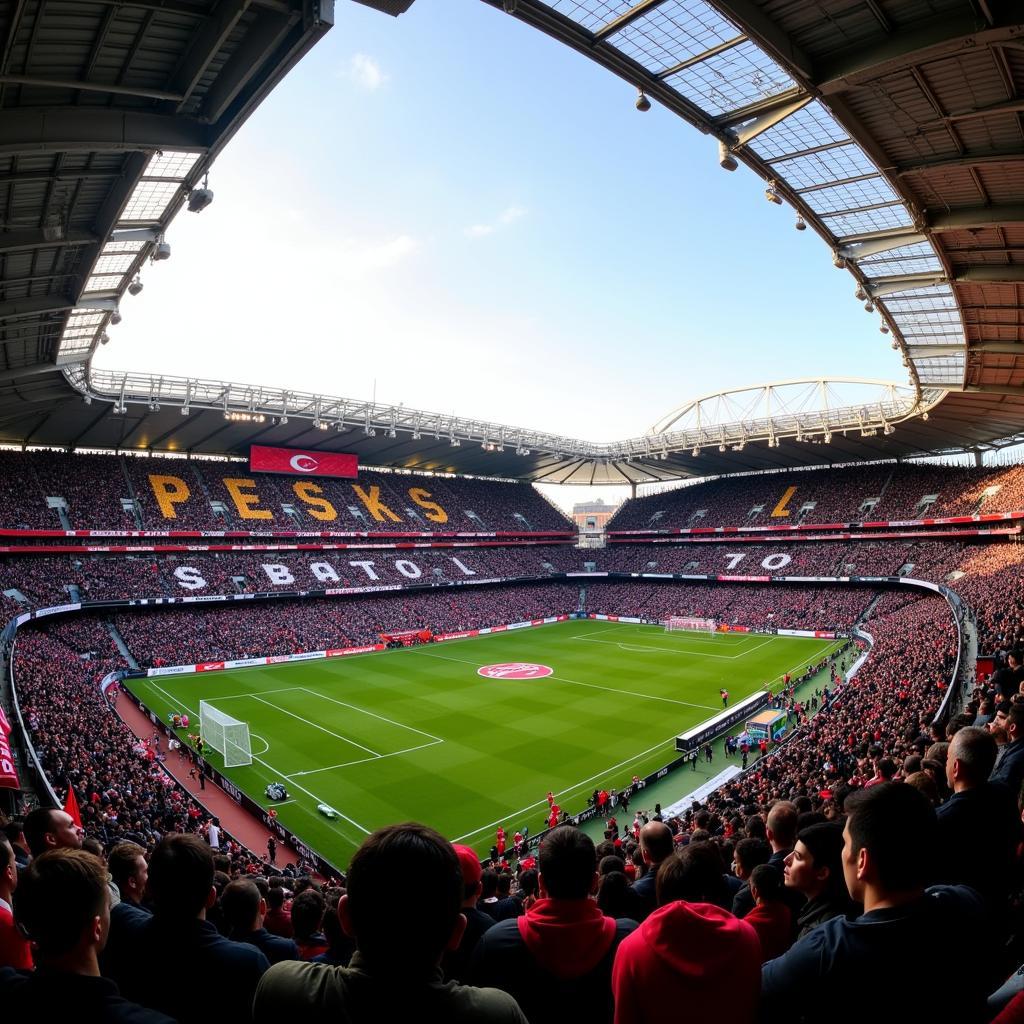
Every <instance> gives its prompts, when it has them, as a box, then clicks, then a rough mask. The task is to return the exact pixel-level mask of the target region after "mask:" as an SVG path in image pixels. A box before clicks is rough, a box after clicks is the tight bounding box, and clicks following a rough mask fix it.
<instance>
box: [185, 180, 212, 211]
mask: <svg viewBox="0 0 1024 1024" xmlns="http://www.w3.org/2000/svg"><path fill="white" fill-rule="evenodd" d="M209 185H210V175H209V174H206V175H204V176H203V187H202V188H194V189H192V191H191V192H189V194H188V211H189V213H201V212H202V211H203V210H205V209H206V208H207V207H208V206H209V205H210V203H212V202H213V190H212V189H211V188H210V187H209Z"/></svg>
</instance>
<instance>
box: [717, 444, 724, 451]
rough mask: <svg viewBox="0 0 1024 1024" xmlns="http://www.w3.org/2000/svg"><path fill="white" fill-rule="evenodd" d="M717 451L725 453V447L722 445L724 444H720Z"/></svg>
mask: <svg viewBox="0 0 1024 1024" xmlns="http://www.w3.org/2000/svg"><path fill="white" fill-rule="evenodd" d="M718 450H719V451H720V452H724V451H725V445H724V444H720V445H719V446H718Z"/></svg>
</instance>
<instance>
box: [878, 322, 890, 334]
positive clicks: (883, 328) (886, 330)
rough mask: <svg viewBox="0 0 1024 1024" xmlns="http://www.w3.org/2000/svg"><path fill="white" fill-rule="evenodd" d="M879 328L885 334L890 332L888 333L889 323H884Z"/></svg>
mask: <svg viewBox="0 0 1024 1024" xmlns="http://www.w3.org/2000/svg"><path fill="white" fill-rule="evenodd" d="M878 329H879V330H880V331H881V332H882V333H883V334H888V333H889V325H888V324H882V326H881V327H879V328H878Z"/></svg>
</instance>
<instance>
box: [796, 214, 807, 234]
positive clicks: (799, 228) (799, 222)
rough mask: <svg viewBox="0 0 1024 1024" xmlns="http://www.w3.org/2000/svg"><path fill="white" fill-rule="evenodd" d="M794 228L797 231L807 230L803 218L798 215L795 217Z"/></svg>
mask: <svg viewBox="0 0 1024 1024" xmlns="http://www.w3.org/2000/svg"><path fill="white" fill-rule="evenodd" d="M794 227H795V228H796V229H797V231H806V230H807V224H806V223H805V221H804V219H803V217H801V216H800V214H799V213H798V214H797V215H796V224H795V225H794Z"/></svg>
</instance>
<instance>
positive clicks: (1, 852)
mask: <svg viewBox="0 0 1024 1024" xmlns="http://www.w3.org/2000/svg"><path fill="white" fill-rule="evenodd" d="M17 887H18V863H17V861H16V860H15V859H14V850H13V849H12V848H11V844H10V843H9V842H8V841H7V839H6V838H5V837H4V836H2V835H0V967H15V968H17V969H18V970H19V971H30V970H32V947H31V946H29V944H28V940H27V939H26V938H25V936H24V935H22V934H21V932H20V931H18V926H17V925H16V924H15V923H14V912H13V907H12V906H11V901H12V896H13V895H14V890H15V889H16V888H17Z"/></svg>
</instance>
